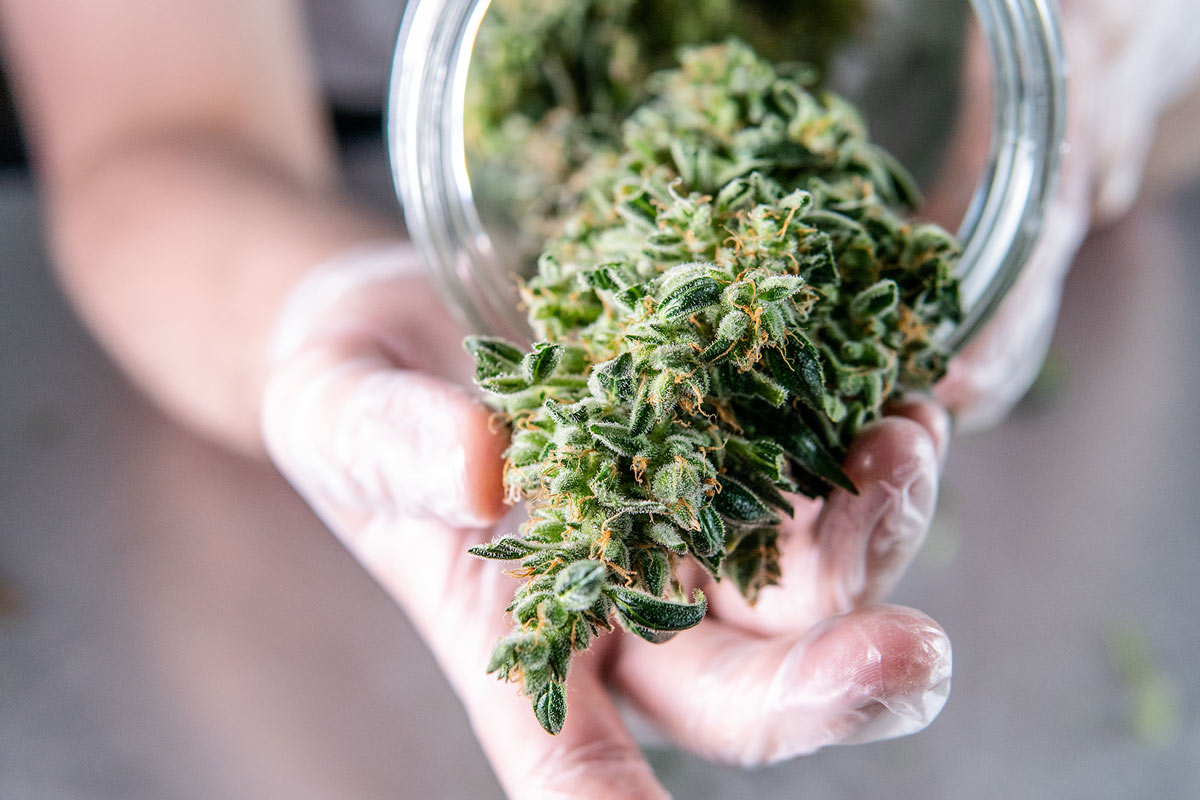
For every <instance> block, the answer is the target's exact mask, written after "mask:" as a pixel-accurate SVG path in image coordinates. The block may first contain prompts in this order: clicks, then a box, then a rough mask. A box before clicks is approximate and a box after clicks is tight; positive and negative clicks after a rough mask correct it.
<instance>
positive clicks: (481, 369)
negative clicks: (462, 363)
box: [463, 336, 524, 380]
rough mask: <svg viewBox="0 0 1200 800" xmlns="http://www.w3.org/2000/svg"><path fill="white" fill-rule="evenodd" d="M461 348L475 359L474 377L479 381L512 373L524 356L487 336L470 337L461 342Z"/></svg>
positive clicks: (514, 348) (501, 341)
mask: <svg viewBox="0 0 1200 800" xmlns="http://www.w3.org/2000/svg"><path fill="white" fill-rule="evenodd" d="M463 347H464V348H465V349H466V351H467V352H468V353H470V354H471V356H472V357H473V358H474V359H475V376H476V378H477V379H479V380H483V379H486V378H491V377H494V376H496V375H499V374H501V373H508V372H513V371H514V370H516V369H517V368H518V367H519V366H520V365H521V357H522V356H523V355H524V353H522V352H521V351H520V349H518V348H516V347H513V346H512V345H511V344H509V343H508V342H506V341H504V340H503V339H493V338H491V337H487V336H470V337H468V338H467V339H465V340H464V341H463Z"/></svg>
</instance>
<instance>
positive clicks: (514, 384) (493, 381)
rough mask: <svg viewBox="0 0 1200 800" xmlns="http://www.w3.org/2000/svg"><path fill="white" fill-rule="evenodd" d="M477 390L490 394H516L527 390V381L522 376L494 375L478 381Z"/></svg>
mask: <svg viewBox="0 0 1200 800" xmlns="http://www.w3.org/2000/svg"><path fill="white" fill-rule="evenodd" d="M479 388H480V389H483V390H484V391H485V392H491V393H492V394H517V393H518V392H523V391H525V390H526V389H528V388H529V381H528V380H526V379H525V377H524V376H522V375H496V376H495V377H492V378H487V379H485V380H481V381H479Z"/></svg>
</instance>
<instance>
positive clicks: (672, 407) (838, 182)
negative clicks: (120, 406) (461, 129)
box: [467, 41, 959, 733]
mask: <svg viewBox="0 0 1200 800" xmlns="http://www.w3.org/2000/svg"><path fill="white" fill-rule="evenodd" d="M647 87H648V89H649V94H650V99H649V100H648V102H646V103H645V104H644V105H642V106H641V107H639V108H638V109H637V110H636V111H634V112H633V113H632V115H631V116H630V117H629V118H628V119H627V120H626V121H625V123H624V125H623V128H622V133H621V142H620V147H619V150H618V151H617V153H606V154H601V155H596V156H594V157H593V158H592V159H591V160H590V161H589V162H588V163H587V164H585V165H583V167H582V170H583V171H584V173H585V174H586V176H587V179H586V182H585V183H584V185H583V186H582V187H581V189H580V192H579V195H578V197H577V198H576V199H575V200H574V201H573V206H574V210H573V212H572V214H571V215H570V216H569V218H568V219H567V220H566V222H565V224H564V225H563V226H562V229H561V231H560V232H559V233H558V235H556V236H555V237H553V238H552V239H551V240H550V241H549V243H548V244H547V246H546V247H545V251H544V253H543V255H542V257H541V259H540V261H539V264H538V274H537V275H536V276H535V277H533V278H532V279H531V280H529V281H528V283H527V284H526V286H525V287H524V289H523V292H524V298H525V302H526V304H527V306H528V311H529V319H530V322H531V324H532V325H533V327H534V330H535V332H536V334H537V336H538V337H539V339H541V341H539V342H538V343H537V344H536V345H534V347H533V349H532V351H529V352H523V351H521V350H520V349H518V348H516V347H514V346H513V345H511V344H508V343H505V342H502V341H499V340H495V339H488V338H475V339H471V340H468V343H467V347H468V350H469V351H470V352H471V353H472V354H473V356H474V357H475V361H476V377H477V381H478V383H479V385H480V386H481V387H482V388H483V389H484V391H485V392H486V394H487V398H488V402H489V403H490V404H491V405H492V406H493V407H495V408H496V409H497V410H498V411H499V412H500V413H501V415H502V416H503V418H504V419H505V420H506V421H508V422H509V423H511V425H512V428H513V437H512V444H511V446H510V447H509V449H508V452H507V465H506V472H505V478H506V481H507V485H508V487H509V489H510V491H511V492H512V496H513V498H514V499H518V498H523V499H524V500H525V501H526V503H527V507H528V509H529V515H530V518H529V521H528V522H527V523H526V524H525V525H524V526H523V527H522V528H521V530H520V532H519V535H516V536H506V537H504V538H502V539H499V540H497V541H495V542H492V543H490V544H487V545H483V546H480V547H476V548H474V549H473V550H472V552H473V553H475V554H477V555H480V556H484V557H488V558H496V559H505V560H518V559H519V560H520V562H521V564H520V568H519V571H518V572H517V573H516V574H517V575H518V576H520V577H522V578H524V579H525V582H524V583H523V585H521V586H520V588H519V589H518V590H517V592H516V597H515V599H514V602H513V605H512V606H511V607H510V609H509V611H510V612H511V614H512V617H513V620H514V623H515V629H514V631H513V632H512V634H511V635H509V636H507V637H505V638H504V639H502V640H501V641H500V643H499V644H498V645H497V647H496V650H495V653H494V655H493V657H492V661H491V663H490V664H489V665H488V669H489V671H494V672H497V673H499V674H500V675H501V676H502V677H506V678H508V679H510V680H514V681H519V682H521V683H522V685H523V687H524V691H525V693H526V694H527V695H528V696H529V697H530V699H531V701H532V703H533V706H534V711H535V713H536V715H537V718H538V720H539V721H540V722H541V724H542V725H543V727H545V728H546V730H548V731H550V732H551V733H555V732H557V731H558V730H559V729H560V728H561V727H562V724H563V720H564V717H565V714H566V697H565V688H564V681H565V679H566V677H567V673H568V669H569V666H570V662H571V657H572V654H573V653H574V652H575V651H579V650H583V649H585V648H586V647H587V646H588V643H589V642H590V641H591V639H592V637H593V636H595V635H597V634H598V633H600V632H601V631H604V630H608V629H611V627H612V624H613V620H614V619H615V621H616V622H617V623H618V624H619V625H620V626H621V627H623V628H625V629H626V630H628V631H631V632H633V633H635V634H637V635H639V636H641V637H643V638H645V639H648V640H650V641H652V642H661V641H664V640H666V639H668V638H670V637H671V636H673V635H675V633H676V632H678V631H680V630H683V629H685V628H689V627H692V626H693V625H696V624H697V623H698V622H699V621H700V620H701V619H702V618H703V616H704V613H705V599H704V597H703V595H702V594H701V593H700V591H699V590H696V591H695V593H694V595H693V596H692V597H691V599H690V600H689V597H688V593H687V592H686V591H685V589H684V587H683V586H682V585H681V583H680V580H679V576H678V572H677V569H676V567H677V565H678V563H679V561H680V559H685V558H693V559H695V560H696V561H698V562H699V563H700V564H702V565H703V566H704V567H705V568H706V569H707V570H708V571H709V572H710V573H711V574H712V576H713V577H714V578H716V579H721V578H726V579H729V580H732V581H733V582H734V583H735V584H736V585H737V586H738V588H739V589H740V590H741V592H742V593H743V594H744V595H745V596H746V598H747V599H748V600H750V601H751V602H753V601H754V599H755V598H756V596H757V595H758V593H759V592H760V591H761V590H762V589H763V588H764V587H766V586H769V585H770V584H772V583H774V582H776V581H777V579H778V577H779V563H778V548H777V538H778V531H779V525H780V515H781V514H790V513H791V512H792V506H791V505H790V503H789V501H788V498H787V493H792V492H798V493H800V494H803V495H806V496H809V497H820V496H824V495H825V494H827V493H828V492H829V491H831V490H832V489H833V488H834V487H841V488H843V489H846V490H849V491H853V490H854V487H853V485H852V484H851V482H850V481H849V479H848V478H847V477H846V475H845V474H844V473H843V472H842V470H841V468H840V466H839V464H840V462H841V460H842V458H843V456H844V455H845V451H846V446H847V445H848V443H849V442H850V440H851V439H852V438H853V436H854V435H855V433H856V432H857V431H858V429H859V428H860V427H861V426H862V425H863V424H864V423H866V422H869V421H870V420H872V419H875V418H877V417H878V416H879V415H880V414H881V409H882V406H883V404H884V402H885V401H886V400H888V399H889V398H891V397H894V396H895V395H896V394H897V393H898V392H900V391H901V390H902V389H908V388H916V389H920V388H925V387H928V386H930V385H931V384H932V383H933V382H934V381H935V380H936V379H937V378H938V377H939V376H940V375H941V373H942V371H943V368H944V361H945V354H944V353H943V352H942V351H941V350H940V349H939V348H938V346H937V344H936V342H935V339H934V336H933V332H934V331H935V330H936V329H937V328H938V327H939V326H941V325H942V324H943V323H947V322H953V321H955V320H957V318H958V315H959V304H958V287H957V283H956V281H955V279H954V277H953V275H952V268H953V266H954V263H955V260H956V258H957V256H958V246H957V245H956V243H955V242H954V240H953V239H952V238H951V237H950V236H949V235H948V234H947V233H945V232H944V231H942V230H941V229H939V228H937V227H935V226H931V225H920V224H915V223H913V222H910V221H909V220H907V219H906V218H905V217H904V216H902V214H903V212H904V211H905V210H906V209H908V208H909V207H911V205H912V204H913V203H914V202H915V190H914V189H913V187H912V185H911V181H910V179H909V178H908V177H907V176H906V173H905V172H904V171H903V169H901V168H900V167H899V166H898V165H897V164H896V163H895V162H894V161H893V159H892V158H891V157H890V156H888V155H887V154H885V153H884V152H883V151H881V150H880V149H879V148H878V147H876V146H874V145H872V144H871V143H870V141H869V140H868V139H867V135H866V130H865V126H864V124H863V122H862V120H861V119H860V118H859V116H858V115H857V113H856V112H855V111H854V110H853V109H852V108H850V107H849V106H848V105H847V104H846V103H844V102H843V101H841V100H839V99H838V98H836V97H833V96H829V95H818V94H815V93H813V92H812V91H810V86H809V85H808V84H807V78H806V73H805V72H803V71H801V70H798V69H789V68H776V67H773V66H772V65H771V64H769V63H768V62H766V61H764V60H762V59H761V58H759V57H758V56H757V55H755V54H754V53H753V52H752V51H751V50H750V49H749V48H748V47H746V46H745V45H742V44H740V43H738V42H736V41H731V42H729V43H728V44H723V45H712V46H701V47H694V48H690V49H685V50H684V51H682V53H681V66H680V67H679V68H678V69H675V70H671V71H667V72H662V73H657V74H655V75H653V76H652V77H650V78H649V79H648V80H647Z"/></svg>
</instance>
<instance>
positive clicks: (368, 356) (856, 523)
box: [263, 245, 951, 798]
mask: <svg viewBox="0 0 1200 800" xmlns="http://www.w3.org/2000/svg"><path fill="white" fill-rule="evenodd" d="M460 341H461V332H460V331H457V330H455V329H454V326H453V325H452V324H450V322H449V318H448V316H447V315H446V314H445V313H444V311H442V309H441V307H440V306H439V305H438V304H437V302H436V300H435V298H434V296H433V294H432V292H431V291H430V289H429V287H428V285H427V284H426V283H425V280H424V278H423V277H422V276H421V275H420V272H419V270H418V269H417V267H416V264H415V259H414V256H413V254H412V252H411V250H409V249H408V248H407V247H406V246H403V245H396V246H392V247H386V248H375V249H364V250H361V251H357V252H351V253H346V254H343V255H342V256H340V257H338V258H335V259H334V260H333V261H331V262H330V263H329V265H327V266H326V267H324V268H322V269H321V270H318V271H317V272H315V273H314V274H313V275H312V276H311V277H310V278H308V279H307V280H306V282H305V283H304V284H303V285H301V286H300V287H299V288H298V289H297V291H296V294H295V296H294V298H293V300H292V302H291V303H290V305H289V306H288V308H287V309H286V311H285V313H284V316H283V318H282V320H281V323H280V330H279V337H278V347H277V348H276V352H275V360H274V367H273V377H272V378H271V380H270V383H269V386H268V390H267V392H266V396H265V401H264V408H263V430H264V433H265V438H266V442H267V445H268V449H269V451H270V453H271V455H272V458H273V459H274V460H275V462H276V464H277V465H278V466H279V467H280V469H281V470H282V471H283V472H284V474H286V475H287V476H288V477H289V478H290V479H291V481H292V483H293V484H294V485H295V486H296V488H297V489H298V490H299V491H300V492H301V493H302V494H303V495H304V496H305V498H306V499H307V500H308V501H309V502H310V503H311V504H312V506H313V507H314V508H315V509H316V510H317V511H318V513H319V514H320V515H321V516H322V518H323V519H324V520H325V522H326V523H327V524H328V525H329V526H330V527H331V528H332V529H333V530H334V531H335V532H336V533H337V535H338V536H339V537H340V538H341V539H342V541H343V542H344V543H345V544H346V546H347V547H348V548H349V549H350V550H351V551H352V552H353V553H354V555H355V556H356V557H357V558H358V559H359V561H360V562H361V563H362V564H363V565H364V566H365V567H366V568H367V569H368V570H369V571H370V572H371V573H372V574H373V575H374V576H375V577H376V578H377V579H378V580H379V581H380V583H381V584H382V585H383V586H384V587H385V588H386V589H387V591H388V592H389V593H390V594H391V595H392V596H393V597H394V598H395V599H396V600H397V601H398V602H399V603H400V604H401V605H402V606H403V607H404V609H405V610H406V612H407V613H408V614H409V616H410V617H411V618H412V620H413V622H414V624H415V625H416V626H417V628H418V629H419V630H420V632H421V633H422V635H423V636H424V638H425V639H426V641H427V642H428V644H429V646H430V647H431V649H432V650H433V652H434V654H435V656H436V657H437V659H438V662H439V664H440V665H441V667H442V669H443V670H444V672H445V674H446V676H447V678H448V679H449V680H450V682H451V684H452V685H453V687H454V689H455V690H456V692H457V694H458V696H459V697H460V698H461V700H462V702H463V704H464V706H465V707H466V709H467V711H468V713H469V715H470V718H471V722H472V725H473V727H474V730H475V732H476V734H477V735H478V737H479V740H480V742H481V744H482V745H483V748H484V750H485V752H486V753H487V755H488V758H489V759H490V760H491V763H492V765H493V767H494V768H495V770H496V773H497V775H498V776H499V778H500V780H501V782H502V783H503V785H504V787H505V789H506V791H507V792H508V793H509V795H510V796H512V797H539V798H540V797H568V796H569V797H582V798H591V797H596V798H610V797H622V798H657V797H664V796H666V792H665V791H664V790H663V788H662V787H661V786H660V785H659V784H658V782H657V781H656V780H655V778H654V776H653V774H652V772H651V770H650V769H649V767H648V766H647V764H646V762H645V760H644V759H643V757H642V755H641V752H640V750H639V748H638V747H637V745H636V744H635V742H634V740H633V739H632V738H631V736H630V734H629V732H628V730H627V729H626V727H625V725H624V722H623V721H622V718H621V716H620V715H619V714H618V712H617V710H616V707H615V706H614V704H613V700H612V698H611V697H610V695H609V689H611V688H616V689H619V690H621V691H623V692H624V693H625V694H626V695H627V696H628V697H629V698H630V699H631V700H632V701H633V704H634V705H635V706H636V707H637V708H639V709H640V710H641V711H642V712H643V713H644V714H645V715H646V716H648V717H650V718H651V719H652V720H654V721H656V722H657V723H658V724H659V725H660V726H661V727H662V728H663V729H664V730H666V731H668V732H670V734H671V735H672V736H673V737H674V738H675V740H676V741H678V743H679V744H680V745H682V746H684V747H687V748H690V749H692V750H695V751H697V752H700V753H703V754H704V755H706V756H708V757H710V758H714V759H719V760H724V761H732V762H737V763H740V764H747V765H748V764H761V763H766V762H771V761H777V760H779V759H783V758H788V757H791V756H794V755H797V754H800V753H807V752H811V751H813V750H815V749H817V748H819V747H822V746H824V745H829V744H836V743H844V742H857V741H868V740H873V739H880V738H886V737H889V736H895V735H900V734H903V733H908V732H911V731H915V730H918V729H920V728H922V727H924V726H925V725H926V724H928V723H929V721H930V720H931V719H932V718H933V717H934V716H935V715H936V714H937V713H938V711H939V710H940V709H941V707H942V705H943V703H944V702H945V699H946V694H947V692H948V689H949V680H950V667H951V656H950V646H949V642H948V640H947V638H946V635H945V633H943V631H942V630H941V629H940V628H939V627H938V626H937V625H936V624H935V623H934V622H933V621H932V620H930V619H929V618H928V617H926V616H925V615H923V614H921V613H920V612H917V611H914V610H911V609H906V608H901V607H897V606H883V605H875V604H874V603H875V602H876V600H877V599H878V598H879V597H880V596H881V595H882V593H883V592H885V591H886V590H887V588H889V587H890V585H891V584H892V583H894V582H895V580H896V579H897V577H898V575H899V574H900V572H901V571H902V570H903V568H904V566H905V565H906V564H907V562H908V560H909V558H910V557H911V555H912V553H913V551H914V550H915V548H916V546H917V545H918V543H919V541H920V539H921V537H922V536H923V535H924V532H925V530H926V528H927V526H928V522H929V518H930V515H931V514H932V511H933V504H934V498H935V495H936V488H937V475H938V462H939V453H940V452H941V451H942V449H943V448H944V446H945V436H946V429H947V423H946V419H945V416H944V414H942V413H941V412H940V411H938V410H937V409H936V407H935V406H933V405H932V404H930V403H928V402H924V401H914V402H911V403H908V404H903V405H901V406H899V407H898V408H897V409H896V412H897V415H896V416H894V417H891V418H888V419H886V420H883V421H881V422H878V423H876V424H875V425H873V426H871V427H870V428H868V429H866V430H864V432H863V434H862V435H861V436H860V438H859V440H858V441H857V442H856V443H855V444H854V446H853V448H852V449H851V452H850V456H849V459H848V462H847V465H846V470H847V472H848V473H849V474H850V476H851V477H852V478H853V479H854V480H856V481H857V482H858V485H859V486H860V487H861V489H862V491H861V494H860V495H859V496H857V497H853V496H851V495H849V494H846V493H843V492H839V493H837V494H835V495H833V496H832V497H831V499H830V500H829V501H828V502H827V503H825V504H822V503H820V502H812V501H803V502H802V503H801V506H800V509H799V511H798V513H797V520H796V522H795V524H794V525H792V526H790V527H789V528H788V530H787V532H786V535H785V538H784V542H783V550H784V573H785V577H784V583H783V585H781V586H779V587H773V588H770V589H767V590H766V591H764V593H763V596H762V600H761V601H760V603H759V605H758V606H757V607H756V608H755V609H748V608H747V607H746V605H745V602H744V601H743V600H742V599H741V598H740V597H738V596H736V593H731V592H729V591H728V590H727V589H726V588H725V587H724V586H722V587H721V588H720V589H719V590H716V591H713V592H712V594H711V602H710V609H711V610H710V615H709V618H708V619H706V620H705V621H704V622H703V623H702V624H701V625H700V626H698V627H697V628H695V629H693V630H689V631H686V632H683V633H681V634H680V635H679V636H677V637H676V638H675V640H673V641H671V642H670V643H668V644H665V645H657V646H656V645H651V644H649V643H646V642H643V641H641V640H640V639H636V638H635V637H630V636H624V635H623V634H619V633H614V634H608V635H605V636H601V637H599V638H598V639H597V640H596V642H595V643H594V644H593V648H592V650H591V651H590V652H589V653H587V654H585V655H583V656H580V657H577V658H576V659H575V664H574V666H573V669H572V673H571V676H570V678H569V680H568V689H567V692H568V702H569V706H570V713H569V715H568V718H567V723H566V726H565V727H564V729H563V731H562V732H561V733H560V734H558V735H557V736H550V735H548V734H547V733H545V732H544V731H543V730H542V729H541V727H540V726H539V725H538V723H537V722H536V720H535V719H534V716H533V714H532V713H531V710H530V707H529V702H528V700H527V699H526V698H524V697H522V696H520V695H519V694H518V690H517V687H516V686H515V685H513V684H507V683H501V682H499V681H497V680H496V679H495V677H493V676H491V675H487V674H485V672H484V668H485V665H486V663H487V661H488V658H489V655H490V651H491V649H492V647H493V645H494V644H495V642H496V640H497V639H498V638H499V637H500V636H501V635H503V634H504V633H506V632H507V630H508V622H507V620H506V618H505V613H504V608H505V607H506V606H507V605H508V603H509V602H510V600H511V597H512V592H513V590H514V588H515V581H514V579H513V578H511V577H508V576H506V575H505V574H504V571H503V567H502V566H501V565H498V564H496V563H495V562H490V561H485V560H483V559H479V558H476V557H473V556H470V555H468V554H467V552H466V551H467V548H468V547H470V546H471V545H473V544H475V543H478V542H480V541H483V540H487V539H489V538H491V537H492V536H493V535H494V533H508V532H511V531H512V530H513V529H514V528H515V527H516V525H517V524H518V523H519V521H520V518H521V516H522V513H523V512H522V510H521V509H520V508H517V509H514V510H513V513H512V514H511V515H510V516H511V518H510V519H509V520H507V521H506V522H504V523H502V524H500V525H499V526H498V527H497V528H496V529H495V530H493V529H492V528H490V527H487V526H488V525H489V523H494V522H495V521H496V519H497V518H498V517H499V516H500V515H501V513H502V512H503V508H504V506H503V504H502V497H503V490H502V487H501V457H500V454H501V451H502V450H503V448H504V447H505V443H506V442H505V440H506V436H505V435H504V433H503V432H502V431H496V430H494V429H493V426H492V424H491V415H490V413H489V412H488V411H487V410H486V409H485V408H484V407H482V406H481V405H478V404H477V403H476V402H475V401H474V400H473V399H472V398H471V396H470V395H469V394H468V393H467V392H466V391H464V390H462V389H460V388H459V387H458V386H457V385H455V384H453V383H451V382H450V381H448V380H446V379H445V378H444V377H435V375H441V376H446V377H448V376H451V375H456V374H460V373H461V374H465V373H467V372H469V370H470V364H469V361H468V359H467V358H466V356H465V355H463V354H462V353H461V350H460V345H459V342H460Z"/></svg>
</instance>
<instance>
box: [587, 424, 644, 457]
mask: <svg viewBox="0 0 1200 800" xmlns="http://www.w3.org/2000/svg"><path fill="white" fill-rule="evenodd" d="M588 430H589V431H591V433H592V436H594V437H596V441H598V442H600V443H601V444H602V445H604V446H605V447H607V448H608V449H609V450H612V451H613V452H614V453H617V454H618V455H622V456H625V457H626V458H632V457H633V456H636V455H637V454H638V453H639V452H640V451H641V450H642V449H643V448H645V447H647V446H648V445H649V444H650V443H649V442H647V441H646V440H645V439H643V438H642V437H640V436H635V435H634V434H633V433H632V432H631V431H630V430H629V429H628V428H626V427H625V426H624V425H618V424H616V423H613V422H597V423H594V424H593V425H590V426H589V427H588Z"/></svg>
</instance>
